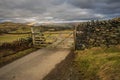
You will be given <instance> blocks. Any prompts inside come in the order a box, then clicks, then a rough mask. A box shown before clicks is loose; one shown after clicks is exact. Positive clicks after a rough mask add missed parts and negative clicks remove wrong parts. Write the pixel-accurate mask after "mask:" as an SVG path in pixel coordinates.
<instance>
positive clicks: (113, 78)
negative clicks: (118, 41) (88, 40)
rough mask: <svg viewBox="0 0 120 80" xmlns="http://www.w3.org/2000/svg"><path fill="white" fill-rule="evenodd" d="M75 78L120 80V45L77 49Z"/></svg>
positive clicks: (77, 79)
mask: <svg viewBox="0 0 120 80" xmlns="http://www.w3.org/2000/svg"><path fill="white" fill-rule="evenodd" d="M75 54H76V56H75V60H74V69H75V73H74V74H73V77H74V80H120V46H116V47H111V48H107V49H106V48H91V49H86V50H83V51H76V53H75Z"/></svg>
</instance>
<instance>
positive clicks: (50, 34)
mask: <svg viewBox="0 0 120 80" xmlns="http://www.w3.org/2000/svg"><path fill="white" fill-rule="evenodd" d="M31 31H32V39H33V45H34V47H37V48H44V47H47V48H72V47H73V43H74V38H73V31H72V30H64V31H55V30H54V31H53V30H47V31H46V30H44V29H42V28H41V27H32V28H31Z"/></svg>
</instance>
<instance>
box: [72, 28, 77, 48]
mask: <svg viewBox="0 0 120 80" xmlns="http://www.w3.org/2000/svg"><path fill="white" fill-rule="evenodd" d="M76 32H77V26H74V30H73V35H74V50H76Z"/></svg>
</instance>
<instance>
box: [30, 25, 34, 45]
mask: <svg viewBox="0 0 120 80" xmlns="http://www.w3.org/2000/svg"><path fill="white" fill-rule="evenodd" d="M31 35H32V42H33V46H34V45H35V34H34V30H33V26H32V27H31Z"/></svg>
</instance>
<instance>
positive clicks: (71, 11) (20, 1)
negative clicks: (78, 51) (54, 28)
mask: <svg viewBox="0 0 120 80" xmlns="http://www.w3.org/2000/svg"><path fill="white" fill-rule="evenodd" d="M117 16H120V0H0V21H14V22H38V23H43V22H69V21H70V22H75V21H84V20H91V19H107V18H112V17H117Z"/></svg>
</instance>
